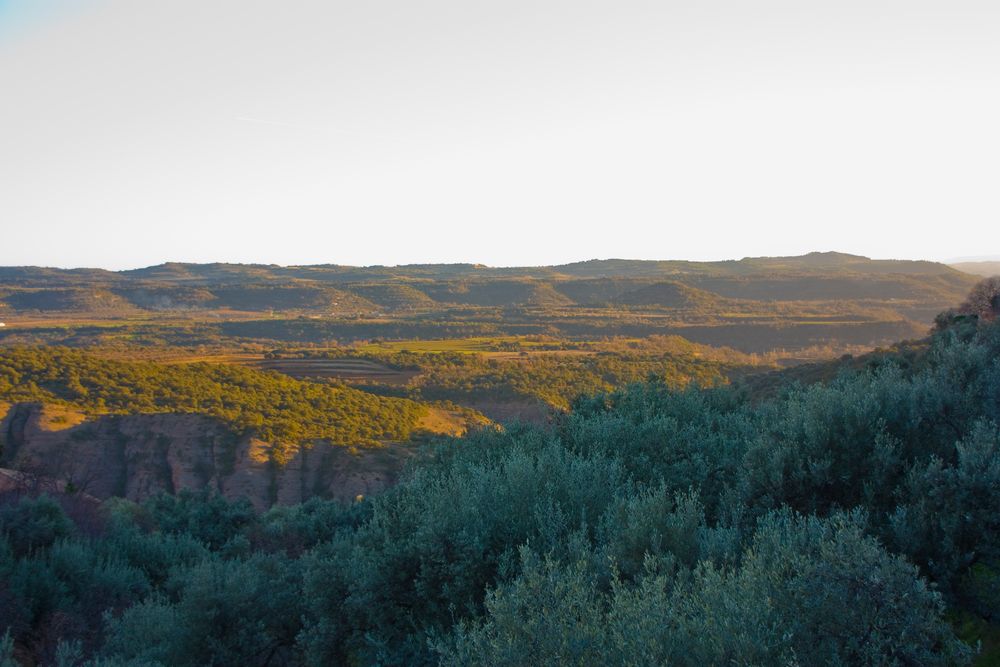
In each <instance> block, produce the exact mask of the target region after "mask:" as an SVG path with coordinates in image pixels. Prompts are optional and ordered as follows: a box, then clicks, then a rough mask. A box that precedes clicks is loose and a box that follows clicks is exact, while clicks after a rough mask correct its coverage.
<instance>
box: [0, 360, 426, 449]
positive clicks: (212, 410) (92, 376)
mask: <svg viewBox="0 0 1000 667" xmlns="http://www.w3.org/2000/svg"><path fill="white" fill-rule="evenodd" d="M0 401H5V402H7V403H16V402H43V403H56V404H64V405H71V406H74V407H76V408H79V409H81V410H83V411H85V412H88V413H91V414H106V413H112V414H156V413H182V414H198V415H205V416H209V417H215V418H217V419H220V420H222V421H223V422H225V423H226V424H228V425H229V426H230V427H231V428H232V429H234V430H235V431H236V432H237V433H240V434H242V433H250V434H253V435H254V436H256V437H258V438H261V439H263V440H266V441H270V442H273V443H275V446H276V448H278V449H277V450H276V455H278V456H279V457H280V449H281V447H282V446H288V445H297V444H299V443H301V442H304V441H309V440H329V441H331V442H333V443H335V444H342V445H353V446H368V445H376V444H378V443H379V442H380V441H385V440H395V441H399V440H406V439H407V438H409V436H410V434H411V433H412V431H413V430H414V428H415V427H416V424H417V421H418V420H419V419H420V417H421V416H423V415H424V414H425V412H426V410H427V408H426V406H424V405H420V404H417V403H415V402H413V401H410V400H407V399H401V398H388V397H381V396H375V395H373V394H370V393H367V392H363V391H357V390H354V389H350V388H348V387H345V386H336V385H330V384H318V383H313V382H303V381H299V380H294V379H292V378H290V377H288V376H285V375H281V374H278V373H270V372H263V371H258V370H254V369H251V368H245V367H241V366H233V365H220V364H179V365H164V364H156V363H148V362H126V361H115V360H109V359H104V358H101V357H97V356H94V355H91V354H88V353H85V352H81V351H79V350H71V349H66V348H8V349H0Z"/></svg>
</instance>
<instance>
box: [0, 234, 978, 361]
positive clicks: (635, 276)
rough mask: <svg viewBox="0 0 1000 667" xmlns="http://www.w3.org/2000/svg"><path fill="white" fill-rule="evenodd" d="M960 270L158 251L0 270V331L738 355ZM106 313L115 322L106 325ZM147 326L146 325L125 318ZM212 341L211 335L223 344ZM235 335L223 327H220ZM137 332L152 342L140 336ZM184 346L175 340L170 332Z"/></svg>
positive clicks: (950, 283)
mask: <svg viewBox="0 0 1000 667" xmlns="http://www.w3.org/2000/svg"><path fill="white" fill-rule="evenodd" d="M974 282H975V278H973V277H972V276H970V275H968V274H965V273H962V272H960V271H957V270H955V269H953V268H951V267H948V266H945V265H943V264H936V263H933V262H912V261H892V260H871V259H868V258H865V257H858V256H854V255H845V254H842V253H811V254H808V255H803V256H801V257H763V258H745V259H742V260H739V261H726V262H687V261H635V260H593V261H588V262H579V263H575V264H567V265H563V266H548V267H500V268H497V267H486V266H482V265H476V264H448V265H434V264H426V265H409V266H394V267H386V266H369V267H350V266H335V265H318V266H273V265H243V264H163V265H160V266H155V267H148V268H145V269H136V270H132V271H121V272H111V271H101V270H96V269H94V270H91V269H76V270H65V271H64V270H58V269H48V268H34V267H6V268H4V267H0V321H4V322H5V323H6V325H7V326H6V328H5V329H4V330H2V331H0V344H25V343H27V344H31V343H45V344H54V343H56V344H65V345H72V346H76V345H78V344H80V341H81V340H83V339H85V338H87V337H88V336H80V335H79V328H81V327H91V328H93V327H103V330H101V331H97V332H96V333H98V334H99V335H100V336H101V337H103V338H107V337H108V336H115V335H117V334H122V335H121V336H119V337H120V338H127V339H130V340H134V341H135V342H136V343H137V344H145V343H146V342H148V341H151V340H152V341H156V340H160V341H162V340H173V339H176V338H177V337H178V336H183V335H185V332H186V329H188V328H190V327H191V326H194V325H200V326H201V331H202V332H204V333H205V334H207V335H208V336H210V337H212V338H213V339H214V344H215V345H217V346H218V345H222V344H228V345H232V344H234V343H235V344H243V343H245V342H253V343H255V344H261V345H267V346H275V345H276V344H280V345H284V344H287V343H308V344H313V345H324V344H332V343H339V344H345V343H350V342H352V341H359V340H371V339H407V338H451V337H462V336H477V335H478V336H485V335H497V336H510V335H550V336H558V337H562V338H566V339H573V340H582V339H593V338H602V337H613V336H633V337H635V336H640V337H642V336H649V335H653V334H676V335H681V336H684V337H685V338H688V339H690V340H692V341H695V342H699V343H705V344H709V345H725V346H729V347H733V348H735V349H739V350H741V351H743V352H748V353H761V352H770V351H773V350H784V351H786V352H788V353H789V354H790V355H791V356H794V355H795V354H797V353H798V352H799V351H801V350H805V349H809V348H815V347H830V348H832V349H835V350H839V351H851V350H853V349H855V348H857V347H871V346H875V345H884V344H887V343H890V342H892V341H894V340H898V339H900V338H909V337H916V336H921V335H923V334H924V333H925V332H926V331H927V327H928V325H929V323H930V321H931V320H932V319H933V317H934V315H936V314H937V313H938V312H940V311H941V310H942V309H944V308H946V307H948V306H949V305H951V304H953V303H956V302H957V301H958V300H960V299H961V298H962V295H964V293H965V292H966V291H967V290H968V289H969V288H970V287H971V286H972V285H973V284H974ZM114 326H118V327H122V328H124V327H128V328H129V329H128V331H119V332H117V333H116V332H113V331H112V330H111V329H112V328H113V327H114ZM138 327H141V328H143V330H144V331H146V330H149V329H150V328H152V327H156V328H157V329H158V331H157V332H156V334H155V335H153V336H151V337H141V336H136V335H135V333H136V329H137V328H138ZM223 339H226V340H225V341H223ZM233 339H238V340H233ZM153 344H156V343H155V342H154V343H153ZM185 344H186V343H185Z"/></svg>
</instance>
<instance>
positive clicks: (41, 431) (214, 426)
mask: <svg viewBox="0 0 1000 667" xmlns="http://www.w3.org/2000/svg"><path fill="white" fill-rule="evenodd" d="M2 413H5V415H4V416H3V420H2V421H0V467H5V468H12V469H16V470H22V471H27V472H30V473H33V474H37V475H44V476H46V477H50V478H54V479H56V480H59V481H60V482H63V483H65V484H67V485H68V486H69V487H70V488H71V489H75V490H77V491H83V492H86V493H87V494H90V495H92V496H96V497H98V498H108V497H111V496H122V497H125V498H129V499H130V500H136V501H139V500H143V499H145V498H147V497H149V496H151V495H154V494H156V493H160V492H168V493H174V492H177V491H180V490H182V489H192V490H201V489H210V490H214V491H217V492H218V493H220V494H222V495H224V496H226V497H227V498H231V499H235V498H239V497H246V498H248V499H249V500H250V501H251V502H252V503H253V505H254V506H255V507H257V508H258V509H265V508H267V507H270V506H271V505H274V504H294V503H298V502H302V501H303V500H306V499H308V498H309V497H311V496H315V495H318V496H322V497H328V498H339V499H344V500H349V499H353V498H355V497H357V496H358V495H369V494H372V493H375V492H377V491H380V490H382V489H384V488H385V487H386V486H388V485H390V484H392V483H393V482H394V481H395V478H396V476H397V475H398V473H399V471H400V470H401V469H402V466H403V463H404V462H405V460H406V459H407V458H409V457H410V456H412V455H413V452H414V450H413V448H412V447H409V446H405V445H387V446H386V447H384V448H378V449H367V450H364V449H363V450H360V451H358V452H357V453H351V452H350V451H349V450H348V449H347V448H345V447H342V446H336V445H331V444H329V443H326V442H317V443H313V444H311V445H309V446H303V447H301V448H299V449H298V450H297V451H296V452H294V454H293V455H292V456H291V458H290V459H289V460H288V462H287V463H285V464H284V465H281V466H278V465H276V464H275V463H273V462H272V461H271V460H270V457H269V456H268V451H269V449H270V445H269V444H268V443H266V442H262V441H261V440H258V439H255V438H251V437H240V436H237V435H234V434H233V433H232V432H231V431H230V430H229V429H227V428H226V427H225V426H224V425H223V424H222V423H220V422H218V421H216V420H214V419H210V418H207V417H202V416H198V415H181V414H156V415H126V416H122V415H105V416H99V417H94V418H87V417H86V416H84V415H83V414H81V413H79V412H74V411H72V410H69V409H66V408H62V407H58V406H51V405H40V404H24V403H22V404H15V405H12V406H0V414H2Z"/></svg>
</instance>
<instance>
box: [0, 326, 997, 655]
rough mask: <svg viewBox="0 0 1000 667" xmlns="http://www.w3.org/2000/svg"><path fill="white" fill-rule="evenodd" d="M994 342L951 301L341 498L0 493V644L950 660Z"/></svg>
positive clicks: (635, 392)
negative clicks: (791, 372)
mask: <svg viewBox="0 0 1000 667" xmlns="http://www.w3.org/2000/svg"><path fill="white" fill-rule="evenodd" d="M998 359H1000V323H996V322H994V323H984V322H982V321H976V322H975V323H972V324H969V323H965V324H962V325H960V326H952V327H947V328H945V329H943V330H941V331H939V332H938V333H937V334H936V335H935V336H934V338H933V339H932V340H931V341H929V342H928V344H927V346H926V349H925V350H924V351H923V352H921V353H920V354H919V355H909V356H907V355H903V354H900V355H894V354H892V353H887V354H885V355H883V356H882V357H881V358H879V359H877V360H873V363H871V364H868V365H865V366H863V367H858V368H855V369H854V370H850V371H845V372H844V373H843V374H841V375H840V376H838V377H836V378H835V379H834V380H832V381H830V382H828V383H825V384H815V385H811V386H793V387H790V388H787V389H785V390H784V391H782V392H781V393H779V394H778V395H774V396H771V397H768V398H761V397H753V396H752V395H751V393H750V392H747V391H746V390H745V389H744V388H741V387H738V386H735V387H732V386H729V387H714V388H711V389H697V388H695V387H688V388H686V389H683V390H679V389H677V388H675V387H672V386H671V385H670V384H669V383H667V382H662V381H659V382H657V381H653V382H648V383H643V384H637V385H633V386H630V387H628V388H625V389H621V390H617V391H614V392H612V393H607V394H598V395H594V396H591V397H588V398H583V399H580V400H578V401H577V402H576V403H575V404H574V407H573V410H572V411H571V412H570V413H568V414H566V415H565V416H563V417H561V418H560V419H559V420H558V423H556V424H555V425H554V426H553V427H551V428H550V427H545V428H543V427H531V426H525V425H517V424H514V425H509V426H507V427H506V428H505V429H487V430H482V431H479V432H476V433H473V434H471V435H470V436H469V437H466V438H461V439H455V440H453V441H450V442H448V443H444V444H441V445H439V446H438V448H436V449H435V450H433V452H432V453H431V454H430V455H429V456H428V457H426V459H425V460H421V461H420V462H419V464H418V465H415V466H413V468H412V470H410V471H409V472H408V474H407V475H406V476H405V477H404V478H403V479H402V481H401V482H400V483H399V484H398V485H396V486H395V487H393V488H391V489H390V490H388V491H386V492H384V493H382V494H380V495H378V496H376V497H374V498H371V499H366V500H364V501H360V502H357V503H354V504H352V505H339V504H337V503H333V502H330V501H321V500H313V501H310V502H309V503H306V504H304V505H300V506H296V507H290V508H275V509H272V510H270V511H269V512H267V513H265V514H262V515H258V514H254V513H253V512H251V511H249V509H248V508H247V507H246V506H245V505H243V504H240V503H231V502H226V501H224V500H222V499H219V498H215V497H212V496H210V495H194V494H184V495H180V496H178V497H160V498H156V499H153V500H151V501H149V502H147V503H144V504H143V505H135V504H131V503H128V502H125V501H120V500H119V501H115V502H112V503H108V504H106V505H105V506H104V510H105V515H104V519H103V524H102V525H100V526H97V527H96V528H93V527H91V528H89V529H86V530H85V527H86V526H85V524H84V523H83V522H82V521H80V520H78V519H77V518H76V517H77V514H74V513H73V512H69V511H68V510H67V511H65V512H63V511H62V510H61V509H59V506H58V505H53V504H52V501H51V500H47V499H44V498H40V499H25V500H21V501H17V502H12V501H8V502H5V503H0V522H2V523H0V525H2V526H3V532H2V537H0V602H3V604H0V623H2V625H0V631H9V633H10V636H11V637H12V638H13V640H14V648H13V649H10V648H8V649H4V650H6V651H7V653H8V654H10V653H11V652H12V650H14V651H17V650H20V651H28V652H30V654H31V655H32V656H34V659H37V660H39V661H41V662H42V663H44V664H48V663H55V662H56V661H57V658H58V657H59V656H60V655H61V656H62V658H63V660H71V659H72V660H75V659H76V656H82V657H83V659H86V660H90V659H96V660H102V661H105V663H104V664H129V663H131V664H164V665H166V664H170V665H175V664H176V665H200V664H217V665H266V664H287V665H327V664H345V665H375V664H378V665H431V664H441V663H443V664H450V665H480V664H491V665H505V664H506V665H524V664H532V665H534V664H538V665H548V664H553V665H554V664H569V665H572V664H577V665H591V664H607V665H661V664H676V665H682V666H684V665H692V666H693V665H713V664H717V665H724V664H739V665H821V664H829V665H962V664H968V663H969V662H970V660H971V659H972V657H973V653H974V645H975V644H976V642H977V641H978V640H980V639H984V640H985V642H984V646H986V650H987V651H989V650H991V649H990V646H989V643H990V642H991V641H993V639H992V637H994V635H995V633H994V632H993V628H994V627H995V625H991V624H995V623H996V621H997V618H998V616H1000V609H998V608H997V600H998V599H1000V583H998V582H1000V576H998V572H1000V542H998V538H997V535H998V534H1000V526H998V525H997V507H1000V433H998V431H1000V429H998V426H997V425H998V424H1000V362H998ZM32 372H33V373H36V376H39V375H40V374H42V373H44V372H45V371H37V372H36V371H32ZM84 384H85V383H84ZM88 390H90V388H88ZM70 517H73V518H70ZM67 522H68V523H67ZM36 524H37V525H36ZM950 621H954V622H955V623H956V627H957V628H958V631H959V635H960V637H961V640H960V639H958V638H956V631H955V630H953V629H952V625H951V624H950Z"/></svg>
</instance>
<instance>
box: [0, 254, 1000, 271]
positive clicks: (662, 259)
mask: <svg viewBox="0 0 1000 667" xmlns="http://www.w3.org/2000/svg"><path fill="white" fill-rule="evenodd" d="M830 253H835V254H843V255H853V256H857V257H864V258H866V259H870V260H877V261H915V262H921V261H926V262H937V263H940V264H945V265H952V264H963V263H969V264H972V263H977V262H983V263H992V262H998V261H1000V255H987V256H983V255H980V256H975V257H957V258H951V259H946V260H936V259H927V258H920V257H917V258H909V257H872V256H869V255H857V254H855V253H845V252H842V251H839V250H811V251H809V252H805V253H801V254H799V255H744V256H742V257H722V258H718V259H687V258H683V257H654V258H639V257H587V258H580V259H571V260H569V261H565V262H548V263H543V264H488V263H486V262H477V261H474V260H467V261H456V262H421V261H415V262H403V263H398V264H390V263H385V262H381V263H379V262H375V263H371V264H359V263H350V262H315V263H305V262H291V263H280V264H279V263H276V262H263V261H252V260H251V261H232V262H225V261H201V262H189V261H184V260H171V259H167V260H163V261H160V262H154V263H152V264H141V265H134V266H133V265H123V266H116V267H112V266H99V265H87V266H85V265H79V266H58V265H50V264H3V265H0V266H2V267H5V268H10V267H36V268H45V269H57V270H67V271H71V270H84V269H95V270H104V271H115V272H120V271H133V270H138V269H145V268H150V267H153V266H161V265H167V264H199V265H205V264H233V265H244V266H281V267H294V266H323V265H328V266H345V267H355V268H370V267H380V266H384V267H387V268H393V267H405V266H423V265H449V264H453V265H461V264H468V265H474V266H484V267H487V268H491V269H505V268H537V267H548V266H563V265H567V264H579V263H585V262H616V261H624V262H633V261H634V262H693V263H712V262H732V261H742V260H747V259H764V258H779V257H801V256H804V255H811V254H830Z"/></svg>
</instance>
